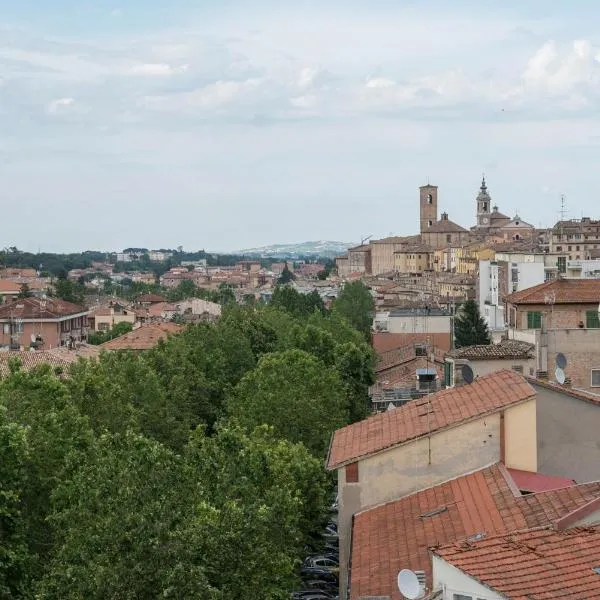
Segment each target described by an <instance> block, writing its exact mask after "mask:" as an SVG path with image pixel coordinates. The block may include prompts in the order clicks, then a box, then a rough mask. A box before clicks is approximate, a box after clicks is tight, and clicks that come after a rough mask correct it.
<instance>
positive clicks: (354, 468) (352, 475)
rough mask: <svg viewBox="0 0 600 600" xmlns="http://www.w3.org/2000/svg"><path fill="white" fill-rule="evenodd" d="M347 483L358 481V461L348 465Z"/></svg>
mask: <svg viewBox="0 0 600 600" xmlns="http://www.w3.org/2000/svg"><path fill="white" fill-rule="evenodd" d="M346 483H358V463H357V462H354V463H351V464H349V465H346Z"/></svg>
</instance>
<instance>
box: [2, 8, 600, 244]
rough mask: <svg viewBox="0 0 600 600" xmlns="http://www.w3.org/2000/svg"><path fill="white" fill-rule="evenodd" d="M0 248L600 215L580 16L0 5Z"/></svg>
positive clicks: (595, 135)
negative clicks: (432, 217)
mask: <svg viewBox="0 0 600 600" xmlns="http://www.w3.org/2000/svg"><path fill="white" fill-rule="evenodd" d="M0 11H1V12H0V14H2V19H1V20H0V206H1V207H2V217H3V219H2V220H3V224H4V227H2V230H1V231H2V233H1V235H0V247H5V246H17V247H18V248H20V249H24V250H30V251H38V250H41V251H48V252H63V251H79V250H84V249H99V250H118V249H121V248H125V247H131V246H134V247H149V248H155V247H156V248H160V247H177V246H179V245H182V246H183V247H184V248H185V249H186V250H196V249H203V248H204V249H207V250H213V251H234V250H239V249H242V248H249V247H256V246H262V245H267V244H273V243H292V242H302V241H307V240H340V241H344V242H348V243H359V242H360V241H361V239H362V238H364V237H366V236H369V235H372V236H373V238H378V237H385V236H387V235H390V234H393V235H402V234H410V233H415V232H416V231H417V229H418V222H419V221H418V216H419V215H418V187H419V186H420V185H424V184H425V183H427V182H428V181H429V182H430V183H432V184H435V185H438V186H439V209H440V212H441V211H446V212H448V213H449V218H450V219H451V220H453V221H456V222H458V223H460V224H461V225H463V226H465V227H470V226H472V225H474V224H475V210H476V204H475V197H476V195H477V192H478V188H479V185H480V182H481V177H482V174H483V173H485V176H486V180H487V183H488V187H489V191H490V193H491V195H492V198H493V200H494V202H495V203H496V204H498V206H499V208H500V210H501V211H502V212H504V213H505V214H507V215H509V216H514V215H515V214H516V213H517V212H518V214H519V215H520V216H521V218H522V219H525V220H526V221H528V222H530V223H532V224H534V225H536V226H540V225H541V226H549V225H552V224H553V223H554V222H555V221H556V220H557V219H558V218H559V210H560V197H561V194H564V195H565V198H566V210H567V217H568V218H580V217H581V216H591V217H595V218H599V217H600V203H598V196H597V191H596V189H597V187H598V184H599V176H598V173H599V169H598V163H599V162H600V118H599V116H600V33H599V30H598V27H597V24H598V22H600V3H599V2H594V1H592V0H571V2H564V1H561V2H559V1H558V0H544V1H541V0H518V1H517V0H504V1H503V2H497V1H492V0H479V1H477V2H476V1H474V0H454V1H453V2H447V0H445V1H443V2H442V1H441V0H421V1H420V2H416V1H406V0H368V1H366V0H345V1H344V2H342V1H341V0H321V1H309V0H296V1H295V2H289V1H288V0H279V1H277V2H276V1H270V0H256V1H255V0H244V1H241V0H199V1H197V2H190V1H187V2H185V1H183V0H170V1H169V2H164V1H159V0H144V1H142V0H111V1H109V0H87V1H86V0H54V1H53V2H48V1H47V0H20V1H19V2H9V1H8V0H0Z"/></svg>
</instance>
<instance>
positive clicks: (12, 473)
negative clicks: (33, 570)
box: [0, 409, 29, 598]
mask: <svg viewBox="0 0 600 600" xmlns="http://www.w3.org/2000/svg"><path fill="white" fill-rule="evenodd" d="M27 453H28V446H27V431H26V429H25V428H23V427H21V426H20V425H16V424H15V423H7V422H6V411H5V410H4V409H2V410H0V456H2V460H1V461H0V482H1V488H0V531H1V532H2V543H1V545H0V598H23V597H25V595H26V590H27V575H28V574H27V564H28V561H29V557H28V549H27V544H26V537H25V532H26V526H25V523H24V520H23V515H22V510H21V502H22V497H23V489H24V487H25V479H26V476H27V460H28V456H27Z"/></svg>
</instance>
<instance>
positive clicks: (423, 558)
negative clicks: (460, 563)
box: [351, 409, 600, 600]
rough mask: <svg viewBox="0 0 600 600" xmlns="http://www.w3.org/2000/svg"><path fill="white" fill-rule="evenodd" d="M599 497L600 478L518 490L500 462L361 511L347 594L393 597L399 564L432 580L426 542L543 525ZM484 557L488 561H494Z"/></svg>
mask: <svg viewBox="0 0 600 600" xmlns="http://www.w3.org/2000/svg"><path fill="white" fill-rule="evenodd" d="M397 410H398V409H397ZM392 412H393V411H392ZM598 496H600V482H596V483H588V484H582V485H576V486H571V487H567V488H564V489H558V490H552V491H547V492H540V493H537V494H528V495H525V496H521V495H520V493H519V491H518V490H517V488H516V486H515V484H514V481H513V480H512V479H511V476H510V475H509V473H508V472H507V470H506V469H505V467H504V466H503V465H502V464H500V463H499V464H496V465H492V466H490V467H487V468H484V469H481V470H479V471H476V472H474V473H470V474H468V475H464V476H462V477H458V478H456V479H452V480H451V481H448V482H446V483H443V484H441V485H437V486H435V487H432V488H429V489H426V490H422V491H420V492H417V493H415V494H411V495H410V496H406V497H405V498H402V499H400V500H396V501H394V502H390V503H388V504H383V505H381V506H378V507H375V508H372V509H369V510H366V511H363V512H360V513H358V514H356V515H355V517H354V529H353V534H352V571H351V599H352V600H355V599H356V598H359V597H360V596H369V595H373V596H377V595H389V596H390V597H391V598H392V599H393V600H400V598H401V596H400V595H399V593H398V588H397V587H396V574H397V573H398V571H399V570H400V569H402V568H406V569H412V570H413V571H414V570H417V571H425V573H426V576H427V580H428V584H429V587H430V586H431V562H430V559H429V554H428V548H430V547H432V546H439V545H441V544H447V543H451V542H457V541H459V540H466V541H469V538H471V537H475V536H480V535H485V536H486V537H488V536H491V535H495V534H500V533H506V532H509V531H517V530H522V529H527V528H531V527H542V526H547V525H550V524H551V523H553V522H554V521H556V520H559V519H561V518H563V517H565V516H567V515H568V514H569V513H572V512H573V511H575V510H576V509H578V508H580V507H582V506H585V505H586V504H589V503H590V502H591V501H593V500H594V499H595V498H597V497H598ZM490 556H492V557H493V558H492V561H490V562H491V564H495V565H498V564H501V563H500V561H498V560H497V555H495V554H491V555H490ZM517 562H518V561H516V562H515V564H517ZM599 579H600V577H599ZM550 597H552V596H547V598H550ZM589 597H591V596H588V598H589Z"/></svg>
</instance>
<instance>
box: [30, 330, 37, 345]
mask: <svg viewBox="0 0 600 600" xmlns="http://www.w3.org/2000/svg"><path fill="white" fill-rule="evenodd" d="M35 340H36V337H35V333H32V334H31V343H32V344H35Z"/></svg>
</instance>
